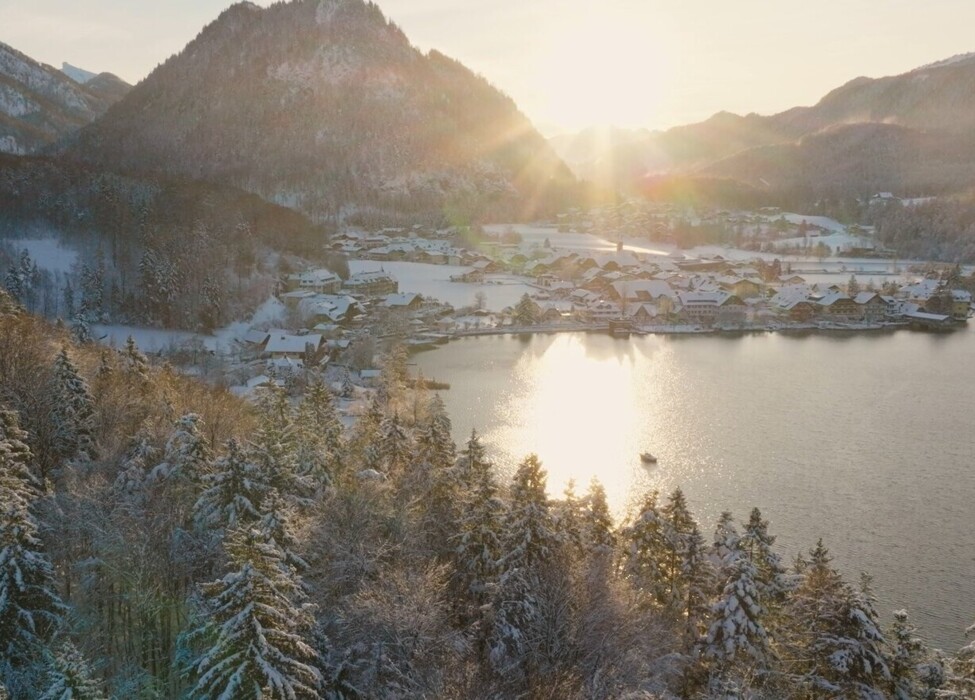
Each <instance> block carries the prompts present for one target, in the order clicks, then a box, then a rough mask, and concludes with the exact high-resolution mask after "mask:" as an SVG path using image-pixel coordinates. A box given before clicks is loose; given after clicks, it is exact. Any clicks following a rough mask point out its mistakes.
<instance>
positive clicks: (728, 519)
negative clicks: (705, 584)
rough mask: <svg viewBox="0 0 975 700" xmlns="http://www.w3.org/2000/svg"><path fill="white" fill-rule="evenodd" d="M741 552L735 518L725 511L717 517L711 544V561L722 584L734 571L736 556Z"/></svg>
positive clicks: (736, 561)
mask: <svg viewBox="0 0 975 700" xmlns="http://www.w3.org/2000/svg"><path fill="white" fill-rule="evenodd" d="M741 554H742V550H741V535H740V534H739V533H738V528H737V527H735V519H734V517H732V515H731V513H729V512H728V511H725V512H723V513H722V514H721V517H720V518H718V524H717V525H716V526H715V528H714V540H713V544H712V545H711V563H712V564H714V568H715V569H716V570H717V572H718V576H719V577H720V579H721V581H720V582H721V584H722V585H723V582H724V580H726V579H727V578H728V577H729V576H731V575H732V573H733V572H734V571H735V567H736V565H737V563H738V557H740V556H741Z"/></svg>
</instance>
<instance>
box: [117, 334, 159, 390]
mask: <svg viewBox="0 0 975 700" xmlns="http://www.w3.org/2000/svg"><path fill="white" fill-rule="evenodd" d="M119 352H120V356H121V358H122V367H123V368H124V369H125V371H126V372H129V373H130V374H133V375H135V376H137V377H139V378H140V379H142V380H143V381H144V382H147V381H149V378H150V375H151V372H152V370H151V368H150V366H149V359H148V358H147V357H146V356H145V355H143V354H142V351H141V350H139V346H138V345H136V343H135V338H133V337H132V336H131V335H130V336H128V337H127V338H126V339H125V347H124V348H122V350H120V351H119Z"/></svg>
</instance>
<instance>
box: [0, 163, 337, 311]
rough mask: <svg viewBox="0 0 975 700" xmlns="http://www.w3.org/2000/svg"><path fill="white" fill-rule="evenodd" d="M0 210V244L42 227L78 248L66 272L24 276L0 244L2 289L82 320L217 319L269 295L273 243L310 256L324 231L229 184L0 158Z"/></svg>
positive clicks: (14, 253) (34, 306)
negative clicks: (74, 267)
mask: <svg viewBox="0 0 975 700" xmlns="http://www.w3.org/2000/svg"><path fill="white" fill-rule="evenodd" d="M0 212H2V216H0V243H2V239H3V238H17V237H18V236H20V235H23V234H27V235H26V236H25V237H35V231H36V230H38V229H40V230H41V231H42V232H48V235H50V234H51V233H53V234H54V235H56V236H57V237H59V238H62V239H63V240H64V241H65V242H66V243H67V244H68V245H70V246H71V247H72V248H75V249H77V250H79V251H81V252H82V255H81V256H80V260H79V263H80V269H79V270H78V271H77V274H75V275H73V278H74V279H73V280H72V279H53V278H50V279H45V278H44V275H43V274H40V273H39V275H38V276H36V277H35V276H34V275H32V274H28V273H25V272H24V271H23V270H19V268H20V267H21V264H22V260H21V258H22V255H21V253H22V251H19V250H16V249H12V250H9V249H8V250H6V251H2V250H0V264H2V265H3V267H2V271H3V277H4V283H5V284H4V286H6V287H7V289H8V291H13V292H15V296H17V297H18V300H19V301H21V302H23V303H25V305H26V306H28V307H29V309H30V310H32V311H35V310H36V311H38V312H42V313H44V314H45V315H48V316H55V315H60V316H61V317H62V318H66V319H76V318H78V317H79V316H80V317H81V320H83V321H84V322H86V323H96V322H100V321H103V320H106V319H111V320H114V321H129V322H133V323H143V324H150V325H163V326H171V327H181V328H201V329H210V328H213V327H215V326H219V325H221V324H222V323H225V322H226V321H227V320H229V319H234V318H240V317H242V316H244V315H245V313H246V312H247V311H249V310H252V309H253V307H255V306H256V305H257V304H258V303H259V302H260V301H261V300H263V299H265V298H267V294H268V292H269V291H270V289H272V288H273V287H272V285H273V284H274V280H276V278H277V275H276V274H275V273H274V271H273V270H268V269H265V268H266V263H264V262H262V261H265V260H267V259H269V258H270V259H272V260H273V259H274V256H273V255H270V253H271V252H274V253H276V254H280V253H285V254H294V255H300V256H310V257H314V256H315V255H316V254H320V253H321V251H322V246H323V244H324V243H325V242H326V240H327V236H328V234H327V231H326V230H325V229H324V228H323V227H321V226H316V225H313V224H312V223H311V222H310V221H309V220H308V219H306V218H305V217H304V216H303V215H301V214H299V213H298V212H295V211H293V210H291V209H287V208H285V207H281V206H277V205H274V204H268V203H267V202H265V201H263V200H261V199H260V198H259V197H257V196H256V195H252V194H248V193H246V192H242V191H240V190H236V189H234V188H231V187H226V186H221V185H213V184H208V183H202V182H195V181H188V180H182V179H179V178H160V177H150V176H145V177H130V176H122V175H115V174H111V173H106V172H100V171H95V170H90V169H87V168H83V167H78V166H72V165H69V164H65V163H63V162H58V161H55V160H50V159H45V158H19V157H16V156H4V155H0ZM29 265H30V264H29V263H28V268H29ZM28 272H29V270H28ZM12 274H14V275H15V276H16V275H19V277H20V279H17V280H11V275H12ZM18 289H19V290H21V291H22V292H23V294H17V293H16V292H17V290H18ZM69 298H70V303H68V301H69Z"/></svg>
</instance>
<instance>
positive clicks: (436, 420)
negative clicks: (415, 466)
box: [417, 394, 457, 469]
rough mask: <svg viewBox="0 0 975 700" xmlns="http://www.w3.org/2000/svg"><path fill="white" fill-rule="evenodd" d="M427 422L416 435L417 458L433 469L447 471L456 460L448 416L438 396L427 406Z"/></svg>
mask: <svg viewBox="0 0 975 700" xmlns="http://www.w3.org/2000/svg"><path fill="white" fill-rule="evenodd" d="M426 413H427V420H426V422H425V423H424V424H423V426H422V427H421V428H420V430H419V431H418V433H417V457H418V459H420V460H422V461H424V462H426V463H427V464H428V465H429V466H430V467H431V468H433V469H448V468H450V467H452V466H453V464H454V461H455V460H456V459H457V446H456V445H455V444H454V441H453V438H451V424H450V416H448V415H447V409H446V408H445V407H444V405H443V399H441V398H440V396H439V395H438V394H434V395H433V398H431V399H430V401H429V402H428V404H427V410H426Z"/></svg>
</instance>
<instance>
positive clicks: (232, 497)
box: [193, 439, 270, 531]
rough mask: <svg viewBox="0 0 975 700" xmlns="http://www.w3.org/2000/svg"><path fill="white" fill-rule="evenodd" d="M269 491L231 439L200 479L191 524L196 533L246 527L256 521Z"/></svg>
mask: <svg viewBox="0 0 975 700" xmlns="http://www.w3.org/2000/svg"><path fill="white" fill-rule="evenodd" d="M269 491H270V486H269V485H268V484H267V481H266V475H265V474H264V472H263V471H262V470H261V469H260V467H259V466H258V465H257V464H255V463H254V462H253V461H252V460H251V459H250V458H249V456H248V455H247V454H246V453H245V451H244V450H243V449H242V448H241V446H240V444H239V443H238V442H237V441H236V440H234V439H231V440H229V441H228V442H227V445H226V451H225V453H224V454H223V455H222V456H221V457H219V458H218V459H217V460H216V461H215V462H214V465H213V470H212V471H211V472H210V473H208V474H206V475H205V476H204V477H203V492H202V493H201V494H200V497H199V499H198V500H197V502H196V506H195V508H194V513H193V521H194V523H195V525H196V527H197V529H198V530H199V531H207V530H219V531H227V530H234V529H237V528H241V527H247V526H249V525H251V524H253V523H256V522H257V521H258V520H260V517H261V503H262V502H263V500H264V497H265V496H266V495H267V494H268V492H269Z"/></svg>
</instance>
